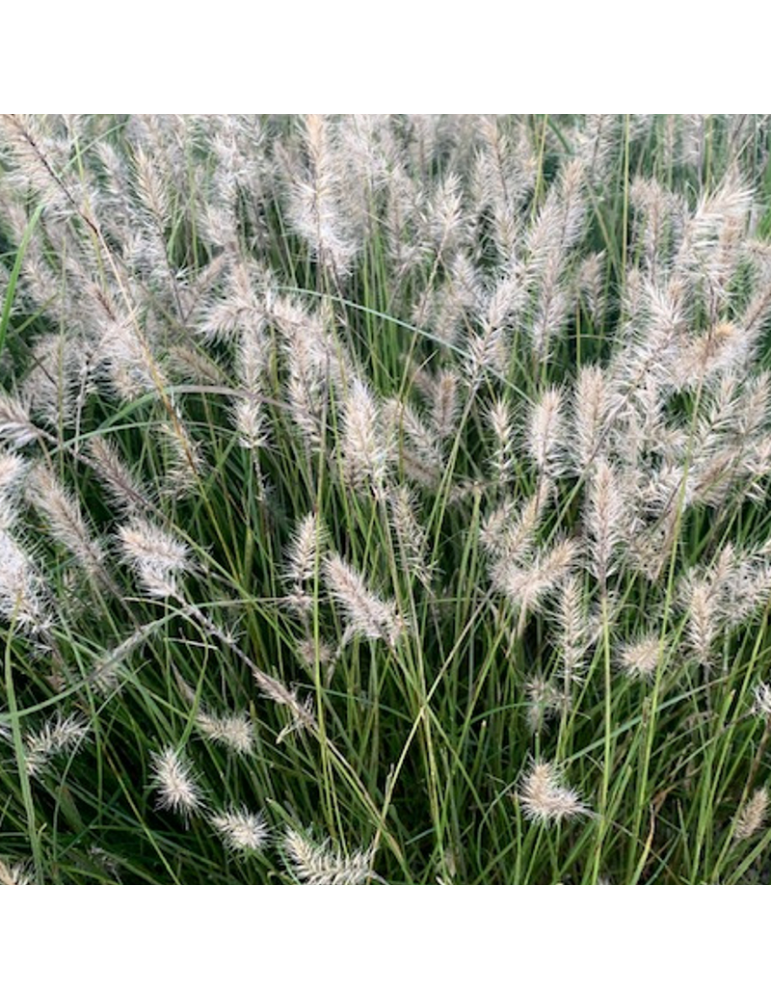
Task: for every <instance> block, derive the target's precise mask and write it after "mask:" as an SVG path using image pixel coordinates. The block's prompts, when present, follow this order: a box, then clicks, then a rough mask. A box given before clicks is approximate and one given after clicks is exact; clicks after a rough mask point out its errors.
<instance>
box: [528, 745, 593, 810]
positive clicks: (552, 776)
mask: <svg viewBox="0 0 771 1000" xmlns="http://www.w3.org/2000/svg"><path fill="white" fill-rule="evenodd" d="M519 803H520V805H521V806H522V808H523V810H524V812H525V815H526V816H527V818H528V819H530V820H532V821H533V822H535V823H544V824H546V825H549V824H550V823H560V822H561V821H562V820H563V819H569V818H570V817H572V816H582V815H583V816H585V815H587V814H588V812H589V810H588V809H587V807H586V806H585V805H584V803H583V802H581V800H580V799H579V797H578V793H577V792H575V791H573V789H572V788H567V787H566V786H564V785H561V784H560V775H559V771H558V769H557V767H556V765H555V764H553V763H550V762H549V761H539V762H536V763H535V764H533V766H532V767H531V769H530V771H529V772H528V774H526V775H525V777H524V778H523V780H522V784H521V786H520V790H519Z"/></svg>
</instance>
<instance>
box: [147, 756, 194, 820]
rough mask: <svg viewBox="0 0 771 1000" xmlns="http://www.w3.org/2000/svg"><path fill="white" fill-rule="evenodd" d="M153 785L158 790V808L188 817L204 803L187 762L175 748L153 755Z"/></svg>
mask: <svg viewBox="0 0 771 1000" xmlns="http://www.w3.org/2000/svg"><path fill="white" fill-rule="evenodd" d="M153 783H154V785H155V787H156V788H157V790H158V806H159V807H160V808H161V809H171V810H173V811H174V812H178V813H181V814H182V815H183V816H187V815H189V814H190V813H194V812H197V811H198V810H199V809H200V807H201V803H202V795H201V790H200V788H199V787H198V784H197V783H196V781H195V780H194V778H193V774H192V770H191V768H190V765H189V764H188V763H187V761H185V760H183V759H182V757H180V755H179V754H178V753H177V751H176V750H175V749H174V748H173V747H166V749H165V750H162V751H161V752H160V753H159V754H154V755H153Z"/></svg>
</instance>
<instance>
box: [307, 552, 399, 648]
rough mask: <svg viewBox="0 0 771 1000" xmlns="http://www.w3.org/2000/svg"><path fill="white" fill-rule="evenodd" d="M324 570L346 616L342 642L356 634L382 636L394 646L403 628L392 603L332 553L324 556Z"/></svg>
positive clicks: (373, 637)
mask: <svg viewBox="0 0 771 1000" xmlns="http://www.w3.org/2000/svg"><path fill="white" fill-rule="evenodd" d="M324 573H325V576H326V580H327V586H328V587H329V589H330V591H331V593H332V596H333V597H334V599H335V601H336V602H337V604H338V605H339V606H340V609H341V610H342V612H343V615H344V616H345V618H346V620H347V628H346V634H345V636H344V638H343V644H345V643H346V642H348V641H349V640H350V639H352V638H353V637H354V636H357V635H358V636H362V637H363V638H365V639H384V640H385V641H386V642H387V643H388V644H389V646H394V645H395V644H396V641H397V639H398V638H399V636H400V635H401V633H402V632H403V631H404V622H403V621H402V620H401V618H400V617H399V614H398V612H397V610H396V605H395V604H394V603H393V602H392V601H382V600H381V599H380V598H379V597H376V596H375V595H374V594H373V593H372V592H371V591H370V590H369V589H368V587H367V585H366V583H365V582H364V579H363V577H362V576H361V574H359V573H357V572H356V570H354V569H353V568H352V567H351V566H348V564H347V563H346V562H345V561H344V560H343V559H341V558H340V556H338V555H336V554H332V555H328V556H327V557H326V558H325V560H324Z"/></svg>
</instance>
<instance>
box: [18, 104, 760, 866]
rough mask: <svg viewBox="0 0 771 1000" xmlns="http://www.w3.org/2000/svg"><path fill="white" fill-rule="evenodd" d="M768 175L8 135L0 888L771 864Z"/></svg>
mask: <svg viewBox="0 0 771 1000" xmlns="http://www.w3.org/2000/svg"><path fill="white" fill-rule="evenodd" d="M770 176H771V174H770V173H769V127H768V122H767V120H766V119H764V118H758V117H755V116H741V117H732V116H688V117H685V116H667V117H656V116H600V117H597V116H557V117H549V116H505V117H496V116H457V117H454V116H378V115H375V116H314V115H311V116H306V117H304V118H294V117H289V118H281V117H260V116H251V117H250V116H209V117H207V116H202V117H174V116H161V117H157V116H128V117H125V116H62V117H40V116H32V117H24V116H5V117H4V118H3V119H2V122H0V234H1V237H0V238H1V240H2V246H3V250H4V252H3V255H2V258H1V262H2V269H1V270H0V293H2V295H3V309H2V312H1V314H0V315H1V317H2V318H1V319H0V344H1V345H2V354H1V355H0V371H1V374H2V393H1V394H0V627H2V630H3V632H4V639H5V658H4V669H3V673H2V678H1V679H0V787H1V788H2V809H1V810H0V881H2V882H3V883H7V884H20V883H25V882H39V883H46V882H47V883H82V882H92V883H93V882H96V883H110V884H112V883H211V882H215V883H267V882H278V883H286V884H291V883H297V882H299V883H303V884H364V883H367V884H374V883H382V882H385V883H400V884H436V883H437V882H439V883H441V884H514V883H528V882H529V883H554V882H561V883H573V884H581V883H584V884H597V883H599V882H608V881H610V882H616V883H622V884H650V883H658V884H663V883H669V884H694V883H721V884H731V883H753V882H754V883H758V882H761V883H762V882H767V881H768V878H769V870H768V863H767V860H766V858H767V854H768V847H769V843H770V842H771V832H769V831H768V830H767V829H766V827H765V820H766V815H767V809H768V785H769V778H770V775H769V761H768V755H767V744H768V738H769V732H770V731H771V721H770V720H771V697H769V676H768V667H767V663H768V650H769V645H770V644H771V636H770V635H769V626H768V615H769V604H770V602H771V540H770V539H771V520H770V515H771V511H769V507H768V503H767V499H766V495H767V488H768V479H769V474H770V473H771V433H770V423H769V395H770V393H771V380H770V379H769V374H768V371H769V368H768V355H769V343H768V326H769V317H771V292H770V291H769V288H771V284H769V279H770V278H771V245H770V244H769V243H768V242H767V238H768V232H769V225H768V219H769V208H768V204H767V200H766V195H767V191H768V185H769V177H770Z"/></svg>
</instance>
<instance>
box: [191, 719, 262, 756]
mask: <svg viewBox="0 0 771 1000" xmlns="http://www.w3.org/2000/svg"><path fill="white" fill-rule="evenodd" d="M196 723H197V725H198V728H199V729H200V731H201V732H202V733H203V735H204V736H205V737H206V738H207V739H210V740H212V742H214V743H220V744H222V746H225V747H227V748H228V750H232V751H233V752H234V753H238V754H248V753H251V751H252V745H253V743H254V732H253V730H252V724H251V722H250V720H249V718H248V716H246V715H209V714H208V713H207V712H199V713H198V715H197V717H196Z"/></svg>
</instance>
